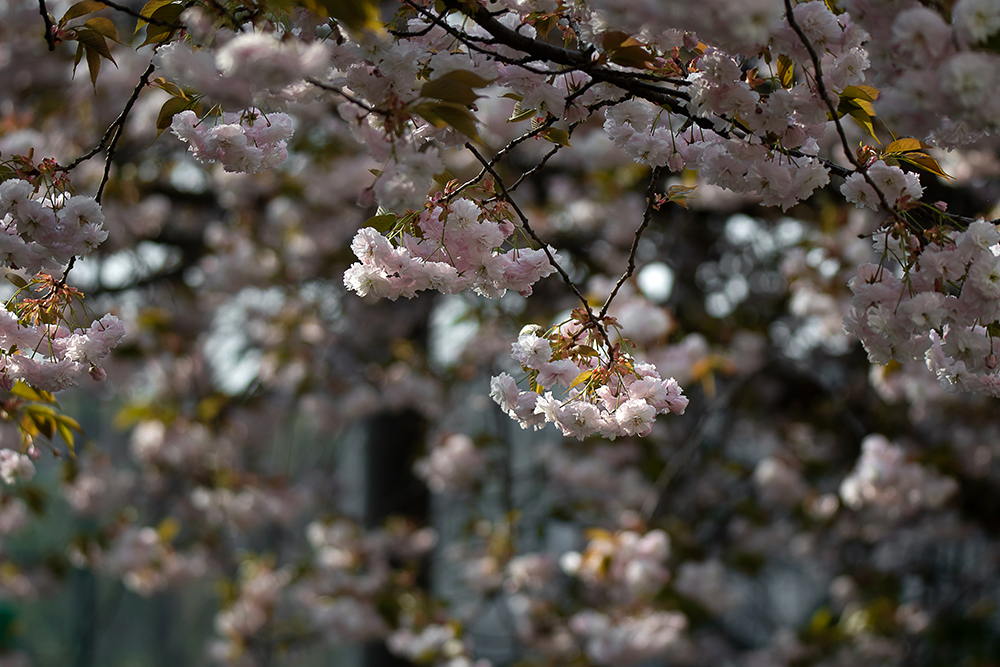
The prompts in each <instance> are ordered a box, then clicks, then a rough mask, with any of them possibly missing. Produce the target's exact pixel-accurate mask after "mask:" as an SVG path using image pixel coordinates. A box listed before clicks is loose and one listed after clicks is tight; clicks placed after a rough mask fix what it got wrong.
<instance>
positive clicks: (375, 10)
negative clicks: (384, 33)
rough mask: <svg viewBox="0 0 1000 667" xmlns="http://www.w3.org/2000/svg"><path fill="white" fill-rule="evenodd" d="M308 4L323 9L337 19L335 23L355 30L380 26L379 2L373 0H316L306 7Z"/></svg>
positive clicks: (374, 28)
mask: <svg viewBox="0 0 1000 667" xmlns="http://www.w3.org/2000/svg"><path fill="white" fill-rule="evenodd" d="M309 5H312V6H313V7H315V9H322V10H324V11H325V13H326V14H327V15H328V16H331V17H333V18H335V19H337V23H340V24H341V25H343V26H346V27H347V28H349V29H350V30H353V31H355V32H360V31H365V30H377V29H379V28H381V27H382V20H381V19H382V17H381V12H380V11H379V4H378V2H375V1H374V0H317V1H316V2H313V1H310V2H309V3H308V4H307V5H306V7H307V8H309ZM314 11H315V10H314Z"/></svg>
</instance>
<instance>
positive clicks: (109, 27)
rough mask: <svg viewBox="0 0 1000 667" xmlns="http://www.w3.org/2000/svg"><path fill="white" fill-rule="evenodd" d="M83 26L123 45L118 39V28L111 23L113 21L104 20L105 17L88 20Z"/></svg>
mask: <svg viewBox="0 0 1000 667" xmlns="http://www.w3.org/2000/svg"><path fill="white" fill-rule="evenodd" d="M83 25H85V26H87V27H88V28H90V29H91V30H93V31H94V32H98V33H100V34H102V35H104V36H105V37H107V38H108V39H111V40H114V41H115V42H118V43H119V44H121V41H120V40H119V39H118V28H116V27H115V24H114V23H112V22H111V19H108V18H104V17H103V16H95V17H94V18H92V19H87V22H86V23H84V24H83Z"/></svg>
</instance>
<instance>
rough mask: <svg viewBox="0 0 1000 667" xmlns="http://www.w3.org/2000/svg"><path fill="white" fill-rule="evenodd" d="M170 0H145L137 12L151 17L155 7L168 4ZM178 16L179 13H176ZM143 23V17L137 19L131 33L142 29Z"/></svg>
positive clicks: (136, 33)
mask: <svg viewBox="0 0 1000 667" xmlns="http://www.w3.org/2000/svg"><path fill="white" fill-rule="evenodd" d="M171 2H172V0H149V2H147V3H146V4H145V5H143V6H142V9H140V10H139V13H140V14H142V15H143V16H148V17H150V18H153V13H154V12H155V11H156V10H157V9H160V8H161V7H164V6H166V5H169V4H170V3H171ZM178 16H180V14H178ZM144 25H146V21H145V19H139V20H138V21H137V22H136V24H135V32H134V33H132V34H133V35H138V34H139V31H140V30H142V26H144Z"/></svg>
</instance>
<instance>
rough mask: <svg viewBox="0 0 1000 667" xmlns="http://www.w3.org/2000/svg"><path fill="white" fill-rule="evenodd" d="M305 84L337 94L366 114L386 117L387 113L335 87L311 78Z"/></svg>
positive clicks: (307, 78)
mask: <svg viewBox="0 0 1000 667" xmlns="http://www.w3.org/2000/svg"><path fill="white" fill-rule="evenodd" d="M306 83H311V84H312V85H314V86H316V87H317V88H322V89H323V90H329V91H330V92H331V93H337V94H338V95H340V96H341V97H343V98H344V99H345V100H347V101H348V102H350V103H351V104H354V105H356V106H359V107H361V108H362V109H364V110H365V111H367V112H368V113H377V114H379V115H380V116H386V115H388V113H387V112H385V111H382V110H381V109H376V108H375V107H373V106H372V105H370V104H366V103H364V102H362V101H361V100H359V99H358V98H356V97H354V96H353V95H351V94H349V93H346V92H344V90H343V89H341V88H338V87H337V86H331V85H330V84H328V83H323V82H322V81H320V80H319V79H315V78H313V77H311V76H308V77H306Z"/></svg>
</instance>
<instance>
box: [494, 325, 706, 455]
mask: <svg viewBox="0 0 1000 667" xmlns="http://www.w3.org/2000/svg"><path fill="white" fill-rule="evenodd" d="M569 326H570V327H572V325H569ZM536 329H538V327H536ZM578 330H579V329H578ZM614 354H615V353H613V355H614ZM511 356H512V357H513V358H514V359H515V360H516V361H518V362H519V363H520V364H521V367H522V368H523V369H524V370H525V371H527V372H528V374H529V377H530V384H531V387H530V388H529V389H528V390H525V391H521V390H519V389H518V386H517V382H516V381H515V380H514V378H513V377H512V376H511V375H509V374H508V373H500V375H497V376H495V377H493V378H492V379H491V380H490V396H491V397H492V398H493V400H494V401H496V403H497V404H498V405H499V406H500V407H501V409H503V411H504V412H506V413H507V414H508V415H510V417H511V418H512V419H514V420H515V421H517V422H518V423H520V424H521V428H528V427H529V426H532V427H535V428H536V429H537V428H540V427H541V426H542V425H543V424H546V423H550V424H555V426H556V427H557V428H558V429H560V430H561V431H562V432H563V435H566V436H573V437H575V438H577V439H579V440H583V439H584V438H587V437H589V436H591V435H594V434H600V435H601V436H603V437H607V438H611V439H614V438H617V437H624V436H629V435H637V436H645V435H649V433H650V432H651V431H652V429H653V422H654V421H655V420H656V415H658V414H665V413H667V412H672V413H674V414H677V415H680V414H684V410H685V409H686V408H687V404H688V399H687V398H686V397H685V396H684V394H683V393H682V391H681V388H680V386H679V385H678V384H677V382H676V381H674V379H673V378H669V379H667V380H664V379H662V378H661V377H660V374H659V373H658V372H657V370H656V367H655V366H653V365H652V364H646V363H640V362H635V361H632V360H628V361H627V362H625V363H621V360H619V359H616V358H614V357H613V360H612V361H609V362H608V363H607V367H605V365H604V362H602V360H601V358H600V356H599V355H597V354H594V355H582V356H578V357H577V358H576V359H573V358H568V357H567V356H566V355H559V357H558V358H557V356H556V354H555V353H554V351H553V349H552V344H551V341H550V340H549V338H547V337H544V336H539V335H538V333H537V332H536V331H534V330H531V327H525V330H524V331H522V333H521V335H520V336H518V339H517V341H515V342H514V343H513V344H512V345H511ZM615 362H618V363H615ZM613 366H614V367H615V369H616V370H615V371H612V372H608V369H610V368H612V367H613ZM585 374H586V375H585ZM604 376H607V377H606V378H605V379H604V380H602V381H598V380H597V379H596V378H603V377H604ZM578 380H579V382H578ZM574 383H576V384H575V386H574ZM556 386H560V387H563V388H564V389H565V391H564V396H563V397H561V398H559V397H556V396H555V395H554V394H553V393H552V392H551V391H545V390H546V389H548V388H550V387H556Z"/></svg>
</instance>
